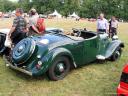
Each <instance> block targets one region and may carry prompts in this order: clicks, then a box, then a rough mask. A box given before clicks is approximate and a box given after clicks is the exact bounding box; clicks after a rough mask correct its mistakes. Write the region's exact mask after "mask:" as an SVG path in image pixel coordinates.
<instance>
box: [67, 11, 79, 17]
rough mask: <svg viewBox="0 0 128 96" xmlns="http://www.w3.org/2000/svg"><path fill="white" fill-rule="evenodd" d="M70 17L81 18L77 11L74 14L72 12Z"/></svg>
mask: <svg viewBox="0 0 128 96" xmlns="http://www.w3.org/2000/svg"><path fill="white" fill-rule="evenodd" d="M69 17H72V18H80V17H79V16H78V15H76V13H75V12H73V14H72V15H69Z"/></svg>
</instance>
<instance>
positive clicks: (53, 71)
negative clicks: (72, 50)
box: [47, 56, 70, 81]
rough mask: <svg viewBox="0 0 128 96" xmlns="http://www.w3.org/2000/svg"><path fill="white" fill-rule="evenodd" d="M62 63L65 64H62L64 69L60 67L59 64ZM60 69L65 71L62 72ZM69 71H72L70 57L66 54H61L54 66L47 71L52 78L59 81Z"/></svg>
mask: <svg viewBox="0 0 128 96" xmlns="http://www.w3.org/2000/svg"><path fill="white" fill-rule="evenodd" d="M60 64H63V66H62V65H61V66H62V67H63V69H59V67H58V66H60ZM57 69H59V70H57ZM60 71H63V72H60ZM69 71H70V61H69V59H68V58H66V57H65V56H61V57H58V58H56V59H55V60H54V62H53V64H52V66H51V67H50V68H49V70H48V72H47V73H48V77H49V79H50V80H53V81H58V80H62V79H63V78H64V77H65V76H66V75H67V74H68V72H69ZM56 72H58V73H56Z"/></svg>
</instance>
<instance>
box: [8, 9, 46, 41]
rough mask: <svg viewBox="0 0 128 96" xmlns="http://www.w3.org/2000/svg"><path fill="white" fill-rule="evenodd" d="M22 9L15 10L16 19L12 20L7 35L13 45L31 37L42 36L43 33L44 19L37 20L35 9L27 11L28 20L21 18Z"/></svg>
mask: <svg viewBox="0 0 128 96" xmlns="http://www.w3.org/2000/svg"><path fill="white" fill-rule="evenodd" d="M23 13H24V12H23V9H22V8H17V9H16V13H15V15H16V17H15V18H14V20H13V24H12V27H11V29H10V32H9V34H8V38H10V39H11V41H12V43H13V44H17V43H18V42H19V41H20V40H22V39H23V38H25V37H27V36H31V35H43V34H44V32H45V24H44V19H43V18H39V15H38V13H37V11H36V9H34V8H32V9H31V10H30V11H29V19H28V18H26V17H25V16H23Z"/></svg>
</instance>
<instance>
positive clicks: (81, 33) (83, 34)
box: [69, 30, 97, 40]
mask: <svg viewBox="0 0 128 96" xmlns="http://www.w3.org/2000/svg"><path fill="white" fill-rule="evenodd" d="M95 36H97V33H95V32H92V31H87V30H73V33H71V34H70V36H69V37H70V38H72V39H74V40H84V39H90V38H93V37H95Z"/></svg>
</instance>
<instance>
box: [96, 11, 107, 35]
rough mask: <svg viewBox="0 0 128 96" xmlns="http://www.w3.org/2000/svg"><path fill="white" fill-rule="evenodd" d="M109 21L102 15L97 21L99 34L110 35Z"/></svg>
mask: <svg viewBox="0 0 128 96" xmlns="http://www.w3.org/2000/svg"><path fill="white" fill-rule="evenodd" d="M108 29H109V27H108V21H107V20H106V19H105V18H104V14H103V13H101V14H100V16H99V18H98V20H97V32H104V33H108Z"/></svg>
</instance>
